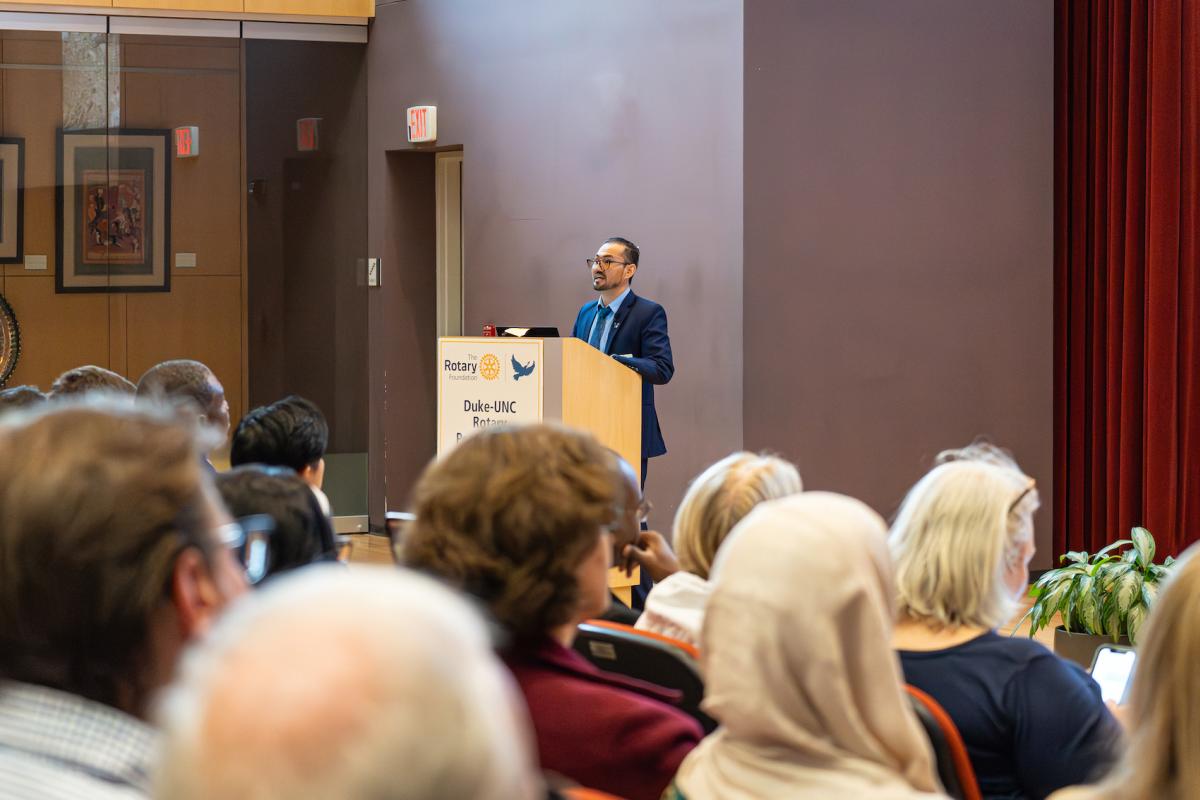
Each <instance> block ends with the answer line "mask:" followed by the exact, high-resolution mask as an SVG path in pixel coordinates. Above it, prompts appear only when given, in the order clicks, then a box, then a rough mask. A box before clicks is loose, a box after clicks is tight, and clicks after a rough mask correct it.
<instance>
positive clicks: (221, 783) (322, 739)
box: [156, 566, 538, 800]
mask: <svg viewBox="0 0 1200 800" xmlns="http://www.w3.org/2000/svg"><path fill="white" fill-rule="evenodd" d="M365 609H370V613H364V610H365ZM161 717H162V722H163V725H164V729H165V733H166V747H165V752H164V758H163V764H162V768H161V773H160V775H159V778H158V782H157V786H156V789H157V792H156V793H157V795H158V796H159V797H163V798H171V799H172V800H192V798H196V799H197V800H198V799H199V798H209V797H255V798H259V800H272V798H279V799H280V800H283V799H284V798H287V799H288V800H293V799H298V800H324V799H325V798H329V799H330V800H332V799H333V798H339V799H340V798H347V799H348V800H353V798H373V799H374V798H379V800H385V799H386V798H393V797H394V798H405V799H406V800H451V798H461V797H472V798H484V799H485V800H486V799H487V798H496V800H500V798H529V797H534V796H536V795H537V789H538V785H537V779H536V769H535V766H534V760H533V756H532V754H531V750H530V746H529V734H528V731H527V725H528V723H527V721H526V719H525V712H524V709H523V706H521V704H520V702H519V699H518V696H517V694H516V693H515V689H514V688H513V687H512V685H511V682H510V680H509V679H508V677H507V674H506V673H505V672H504V670H503V667H502V666H501V665H500V664H499V662H498V661H497V660H496V658H495V656H494V655H493V654H492V650H491V643H490V641H489V637H488V634H487V631H486V629H485V627H484V625H483V623H482V621H481V620H480V619H479V617H478V616H477V614H476V613H475V612H474V611H473V610H472V609H471V608H470V607H469V606H467V604H466V603H465V602H464V601H463V600H461V599H460V598H458V597H457V596H455V595H454V594H452V593H451V592H450V591H448V590H447V589H444V588H442V587H441V586H440V585H438V584H436V583H434V582H433V581H430V580H428V579H426V578H423V577H421V576H418V575H415V574H412V573H408V572H403V571H397V570H395V569H390V568H369V567H362V568H356V569H355V570H354V571H353V572H352V571H350V570H346V569H344V568H341V567H336V566H330V567H323V566H322V567H313V568H310V569H306V570H302V571H300V572H297V573H296V574H294V575H293V576H288V577H283V578H280V579H278V581H277V582H275V583H273V584H271V585H270V586H268V587H266V588H265V589H263V590H262V591H261V592H259V593H257V594H256V595H254V596H253V597H251V598H248V599H247V600H246V601H245V602H244V603H243V604H242V605H241V607H240V608H236V609H234V610H233V612H231V613H230V614H229V615H228V616H227V619H226V620H225V621H224V622H223V623H222V624H220V625H218V626H217V628H216V629H215V630H214V632H213V636H212V637H211V638H210V639H209V640H208V641H207V642H206V643H205V644H204V645H203V646H201V647H200V648H198V649H197V650H195V651H194V652H193V653H191V654H190V655H189V656H188V657H187V658H186V659H185V661H184V668H183V671H182V674H181V677H180V679H179V681H178V683H177V684H176V685H175V686H174V687H173V688H172V689H171V691H170V692H169V693H168V695H167V697H166V698H165V701H164V703H163V705H162V709H161Z"/></svg>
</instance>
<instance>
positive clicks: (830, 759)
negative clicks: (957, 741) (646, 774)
mask: <svg viewBox="0 0 1200 800" xmlns="http://www.w3.org/2000/svg"><path fill="white" fill-rule="evenodd" d="M712 580H713V584H714V587H713V593H712V597H711V598H710V599H709V602H708V612H707V615H706V618H705V620H704V628H703V631H702V634H701V661H702V663H703V666H704V673H705V676H706V689H705V699H704V710H705V711H707V712H708V713H709V715H711V716H712V717H713V718H714V719H716V720H718V721H719V722H720V727H719V728H718V729H717V730H716V732H715V733H713V734H712V735H710V736H709V737H708V738H707V739H705V740H704V741H703V742H702V743H701V744H700V746H699V747H697V748H696V749H695V750H693V751H692V753H691V755H689V756H688V757H687V759H686V760H685V761H684V762H683V766H682V767H681V769H680V771H679V775H678V777H677V778H676V779H675V784H674V787H673V789H672V791H671V792H668V795H667V796H668V797H675V798H686V799H687V800H762V799H763V798H784V797H786V798H789V800H805V799H806V798H814V800H816V799H817V798H819V799H820V800H828V798H847V799H848V798H854V799H855V800H869V799H870V798H896V800H901V799H902V798H918V797H933V796H941V795H938V794H936V793H937V792H938V783H937V778H936V777H935V773H934V767H933V757H932V754H931V748H930V746H929V742H928V740H927V739H926V737H925V734H924V732H923V731H922V729H921V727H920V725H919V723H918V722H917V720H916V717H915V716H914V714H913V711H912V707H911V706H910V704H909V701H908V698H907V697H906V696H905V694H904V689H903V687H902V685H901V677H900V666H899V664H898V663H897V660H896V656H895V654H894V653H893V652H891V650H890V647H889V641H888V640H889V637H890V636H891V633H892V619H893V611H894V605H893V603H894V597H895V592H894V585H893V583H892V569H891V561H890V559H889V557H888V552H887V542H886V539H885V526H884V522H883V520H882V519H880V518H879V515H878V514H876V513H875V512H874V511H872V510H870V509H869V508H867V507H866V506H865V505H863V504H862V503H860V502H858V501H857V500H852V499H850V498H848V497H843V496H841V495H836V494H829V493H825V492H808V493H806V494H800V495H795V496H793V497H786V498H783V499H781V500H773V501H770V502H766V503H762V504H760V505H759V506H758V507H757V508H755V509H754V511H752V512H751V513H750V514H749V515H748V516H747V517H746V518H745V519H744V520H742V522H741V523H740V524H739V525H738V526H737V527H736V528H734V530H733V533H731V534H730V536H729V538H728V540H727V541H726V542H725V545H724V546H723V547H722V548H721V550H720V552H719V553H718V554H717V559H716V563H715V564H714V566H713V569H712Z"/></svg>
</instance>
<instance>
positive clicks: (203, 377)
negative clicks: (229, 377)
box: [137, 359, 229, 469]
mask: <svg viewBox="0 0 1200 800" xmlns="http://www.w3.org/2000/svg"><path fill="white" fill-rule="evenodd" d="M137 396H138V397H149V398H151V399H154V398H158V399H164V400H166V401H168V402H171V403H186V404H190V405H191V406H193V410H194V411H196V413H198V414H199V417H200V422H201V424H202V425H204V426H206V427H208V428H211V429H212V430H213V431H215V432H216V433H217V434H218V435H219V437H220V440H219V441H218V442H217V443H216V444H214V445H213V448H212V449H213V450H215V449H217V448H219V447H221V446H223V445H224V444H225V440H226V439H227V438H228V437H229V402H228V401H227V400H226V399H225V387H223V386H222V385H221V382H220V381H219V380H217V376H216V375H214V374H213V371H212V370H211V369H209V368H208V367H206V366H204V365H203V364H201V363H200V362H199V361H191V360H188V359H176V360H174V361H163V362H162V363H160V364H155V365H154V366H153V367H151V368H150V369H148V370H146V373H145V374H144V375H142V377H141V378H140V379H139V380H138V383H137ZM210 452H211V451H210ZM203 459H204V463H205V464H208V466H209V468H210V469H211V467H212V463H211V462H210V461H209V460H208V453H204V454H203Z"/></svg>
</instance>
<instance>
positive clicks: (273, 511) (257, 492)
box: [215, 464, 337, 577]
mask: <svg viewBox="0 0 1200 800" xmlns="http://www.w3.org/2000/svg"><path fill="white" fill-rule="evenodd" d="M215 481H216V484H217V491H219V492H220V493H221V499H222V500H224V501H225V507H226V508H228V509H229V513H230V514H232V515H233V516H235V517H246V516H250V515H251V514H266V515H268V516H270V517H271V519H273V520H275V530H274V532H273V533H272V534H271V555H270V562H269V566H268V568H267V577H270V576H272V575H276V574H278V573H280V572H286V571H287V570H291V569H295V568H296V567H302V566H304V565H306V564H311V563H313V562H314V561H336V560H337V543H336V539H335V537H334V534H333V527H332V526H331V525H330V524H329V517H327V516H325V512H324V511H323V510H322V509H321V505H320V503H319V502H318V501H317V498H316V497H315V496H314V495H313V493H312V491H311V490H310V488H309V486H308V484H307V483H305V482H304V481H303V480H302V479H301V478H300V476H298V475H297V474H296V473H295V472H293V471H292V470H290V469H288V468H287V467H267V466H263V465H261V464H247V465H245V466H241V467H234V468H233V469H231V470H229V471H228V472H222V473H220V474H218V475H217V476H216V478H215Z"/></svg>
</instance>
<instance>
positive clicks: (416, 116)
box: [408, 106, 437, 142]
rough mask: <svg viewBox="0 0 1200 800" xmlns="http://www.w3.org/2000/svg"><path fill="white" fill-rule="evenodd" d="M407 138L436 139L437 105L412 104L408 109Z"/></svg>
mask: <svg viewBox="0 0 1200 800" xmlns="http://www.w3.org/2000/svg"><path fill="white" fill-rule="evenodd" d="M408 140H409V141H410V142H436V141H437V106H413V107H412V108H410V109H408Z"/></svg>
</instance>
